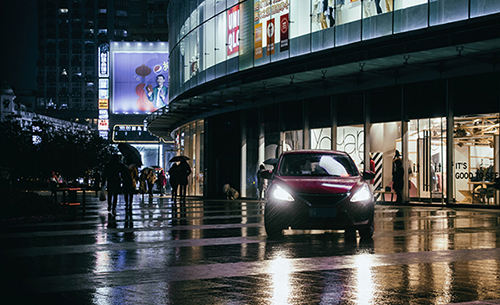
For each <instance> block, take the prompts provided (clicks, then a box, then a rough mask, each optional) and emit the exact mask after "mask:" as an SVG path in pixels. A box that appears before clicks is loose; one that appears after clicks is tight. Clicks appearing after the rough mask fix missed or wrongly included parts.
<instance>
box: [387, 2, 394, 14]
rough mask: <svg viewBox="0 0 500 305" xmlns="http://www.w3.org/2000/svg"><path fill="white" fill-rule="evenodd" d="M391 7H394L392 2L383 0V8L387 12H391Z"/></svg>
mask: <svg viewBox="0 0 500 305" xmlns="http://www.w3.org/2000/svg"><path fill="white" fill-rule="evenodd" d="M393 5H394V0H385V8H386V9H387V12H392V10H393Z"/></svg>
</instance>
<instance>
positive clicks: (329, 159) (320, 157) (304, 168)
mask: <svg viewBox="0 0 500 305" xmlns="http://www.w3.org/2000/svg"><path fill="white" fill-rule="evenodd" d="M279 174H280V175H281V176H334V177H350V176H357V175H358V174H359V172H358V170H357V168H356V165H355V164H354V163H353V162H352V160H351V159H350V158H349V157H348V156H345V155H332V154H317V153H316V154H288V155H284V156H283V158H282V159H281V163H280V165H279Z"/></svg>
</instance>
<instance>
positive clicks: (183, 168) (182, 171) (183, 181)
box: [179, 160, 192, 203]
mask: <svg viewBox="0 0 500 305" xmlns="http://www.w3.org/2000/svg"><path fill="white" fill-rule="evenodd" d="M191 172H192V171H191V167H190V166H189V164H188V163H187V161H186V160H182V161H181V162H180V164H179V186H180V192H179V197H180V201H181V202H182V203H186V192H187V185H188V177H189V175H190V174H191Z"/></svg>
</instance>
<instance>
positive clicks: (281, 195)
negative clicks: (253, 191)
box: [273, 185, 294, 201]
mask: <svg viewBox="0 0 500 305" xmlns="http://www.w3.org/2000/svg"><path fill="white" fill-rule="evenodd" d="M273 197H274V198H275V199H277V200H283V201H293V200H294V199H293V197H292V195H290V194H289V193H288V192H287V191H285V190H284V189H283V188H282V187H281V186H279V185H277V186H276V187H275V188H274V190H273Z"/></svg>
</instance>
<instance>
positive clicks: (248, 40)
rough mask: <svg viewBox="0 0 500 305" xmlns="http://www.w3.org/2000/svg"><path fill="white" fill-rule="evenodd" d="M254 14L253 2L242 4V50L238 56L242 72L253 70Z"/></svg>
mask: <svg viewBox="0 0 500 305" xmlns="http://www.w3.org/2000/svg"><path fill="white" fill-rule="evenodd" d="M253 13H254V10H253V1H245V2H242V3H241V4H240V48H239V54H238V59H239V69H240V70H246V69H251V68H253V58H254V52H253V50H254V36H253V31H254V26H253V24H254V21H253V18H254V15H253Z"/></svg>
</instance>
